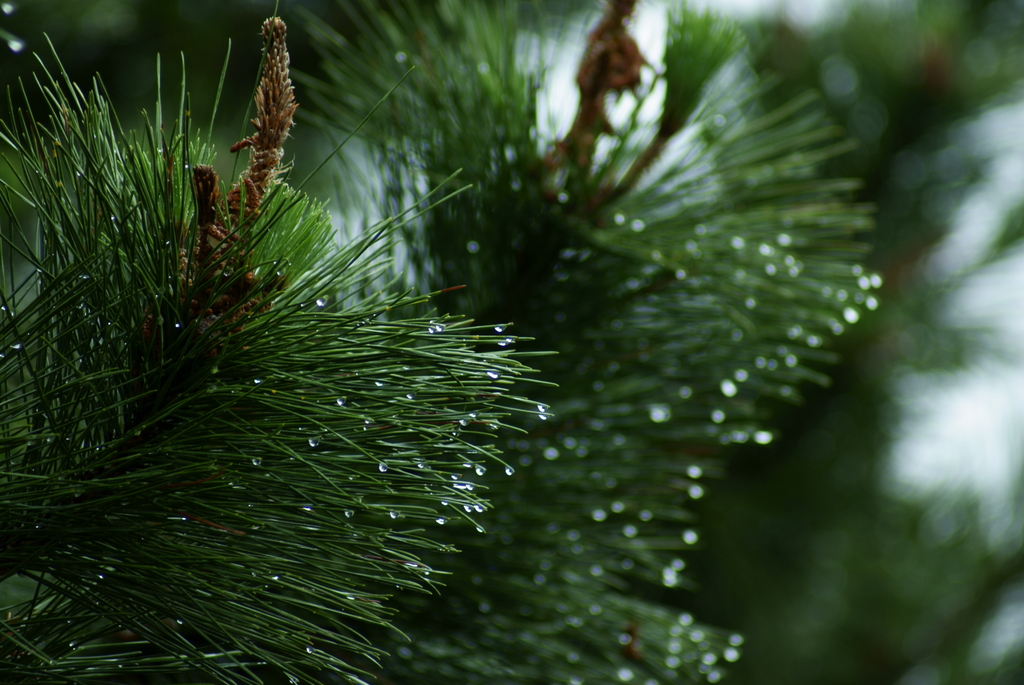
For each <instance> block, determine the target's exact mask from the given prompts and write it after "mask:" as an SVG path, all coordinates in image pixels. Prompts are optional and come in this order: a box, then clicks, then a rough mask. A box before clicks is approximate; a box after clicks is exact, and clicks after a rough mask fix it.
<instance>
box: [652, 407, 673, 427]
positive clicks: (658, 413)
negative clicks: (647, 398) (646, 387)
mask: <svg viewBox="0 0 1024 685" xmlns="http://www.w3.org/2000/svg"><path fill="white" fill-rule="evenodd" d="M647 412H648V415H649V416H650V417H651V421H653V422H654V423H665V422H666V421H668V420H669V419H670V418H672V408H671V407H669V406H668V405H667V404H652V405H650V406H649V407H647Z"/></svg>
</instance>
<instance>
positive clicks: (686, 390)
mask: <svg viewBox="0 0 1024 685" xmlns="http://www.w3.org/2000/svg"><path fill="white" fill-rule="evenodd" d="M692 395H693V390H692V389H691V388H690V386H688V385H684V386H683V387H681V388H679V396H680V397H681V398H683V399H684V400H687V399H689V398H690V397H691V396H692Z"/></svg>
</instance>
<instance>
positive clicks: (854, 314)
mask: <svg viewBox="0 0 1024 685" xmlns="http://www.w3.org/2000/svg"><path fill="white" fill-rule="evenodd" d="M843 318H844V319H846V323H857V320H858V319H860V312H858V311H857V310H856V309H854V308H853V307H847V308H846V309H844V310H843Z"/></svg>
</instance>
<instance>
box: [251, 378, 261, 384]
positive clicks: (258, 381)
mask: <svg viewBox="0 0 1024 685" xmlns="http://www.w3.org/2000/svg"><path fill="white" fill-rule="evenodd" d="M252 382H253V383H255V384H256V385H259V384H260V383H262V382H263V379H262V378H253V379H252Z"/></svg>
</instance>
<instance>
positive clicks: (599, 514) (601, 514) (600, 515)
mask: <svg viewBox="0 0 1024 685" xmlns="http://www.w3.org/2000/svg"><path fill="white" fill-rule="evenodd" d="M590 515H591V517H593V519H594V520H595V521H604V520H605V519H606V518H608V512H606V511H605V510H604V509H594V511H592V512H590Z"/></svg>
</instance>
